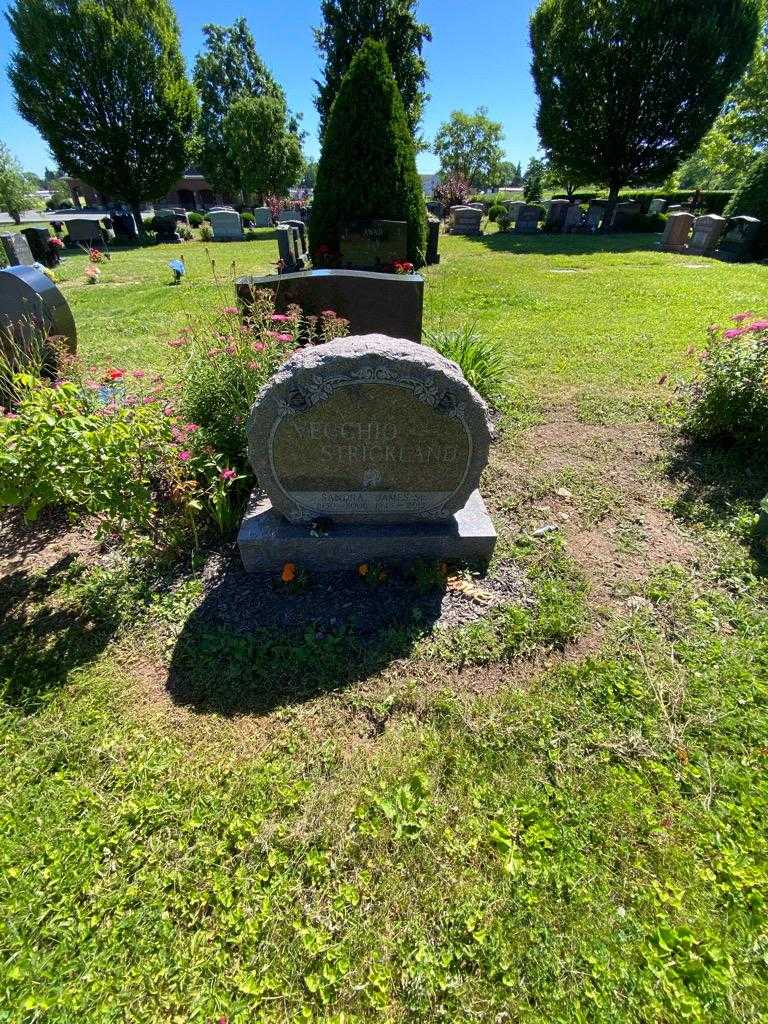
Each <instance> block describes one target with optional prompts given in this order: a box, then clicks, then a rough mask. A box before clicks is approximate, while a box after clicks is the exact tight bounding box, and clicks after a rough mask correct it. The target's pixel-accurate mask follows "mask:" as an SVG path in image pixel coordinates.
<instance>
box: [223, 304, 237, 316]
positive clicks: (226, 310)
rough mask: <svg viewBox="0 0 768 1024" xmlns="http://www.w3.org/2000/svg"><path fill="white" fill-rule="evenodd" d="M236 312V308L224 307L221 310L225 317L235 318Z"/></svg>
mask: <svg viewBox="0 0 768 1024" xmlns="http://www.w3.org/2000/svg"><path fill="white" fill-rule="evenodd" d="M238 312H239V310H238V308H237V306H225V307H224V309H223V310H222V313H224V315H225V316H237V314H238Z"/></svg>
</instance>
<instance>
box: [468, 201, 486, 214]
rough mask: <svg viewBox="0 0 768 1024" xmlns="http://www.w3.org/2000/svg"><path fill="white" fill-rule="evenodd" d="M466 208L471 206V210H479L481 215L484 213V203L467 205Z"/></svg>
mask: <svg viewBox="0 0 768 1024" xmlns="http://www.w3.org/2000/svg"><path fill="white" fill-rule="evenodd" d="M467 206H471V207H472V209H473V210H480V211H481V213H484V212H485V203H467Z"/></svg>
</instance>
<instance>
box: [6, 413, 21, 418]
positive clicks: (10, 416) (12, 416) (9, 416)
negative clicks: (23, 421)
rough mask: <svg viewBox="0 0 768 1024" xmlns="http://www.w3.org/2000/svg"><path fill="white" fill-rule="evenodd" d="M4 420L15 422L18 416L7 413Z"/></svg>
mask: <svg viewBox="0 0 768 1024" xmlns="http://www.w3.org/2000/svg"><path fill="white" fill-rule="evenodd" d="M5 418H6V419H7V420H17V419H18V418H19V414H18V413H16V412H7V413H6V414H5Z"/></svg>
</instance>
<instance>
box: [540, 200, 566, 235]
mask: <svg viewBox="0 0 768 1024" xmlns="http://www.w3.org/2000/svg"><path fill="white" fill-rule="evenodd" d="M570 205H571V204H570V203H569V202H568V200H567V199H552V200H551V201H550V203H549V206H548V208H547V217H546V220H545V221H544V230H545V231H562V230H563V228H564V225H565V218H566V216H567V214H568V209H569V207H570Z"/></svg>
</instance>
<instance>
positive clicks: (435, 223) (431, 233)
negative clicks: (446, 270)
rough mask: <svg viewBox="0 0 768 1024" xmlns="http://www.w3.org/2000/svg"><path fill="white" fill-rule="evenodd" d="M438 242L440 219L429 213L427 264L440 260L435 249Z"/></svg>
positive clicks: (430, 264) (431, 264)
mask: <svg viewBox="0 0 768 1024" xmlns="http://www.w3.org/2000/svg"><path fill="white" fill-rule="evenodd" d="M439 244H440V219H439V217H435V216H433V215H432V214H430V215H429V216H428V217H427V255H426V262H427V266H433V265H434V264H435V263H439V262H440V253H439V252H438V251H437V248H438V245H439Z"/></svg>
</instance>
